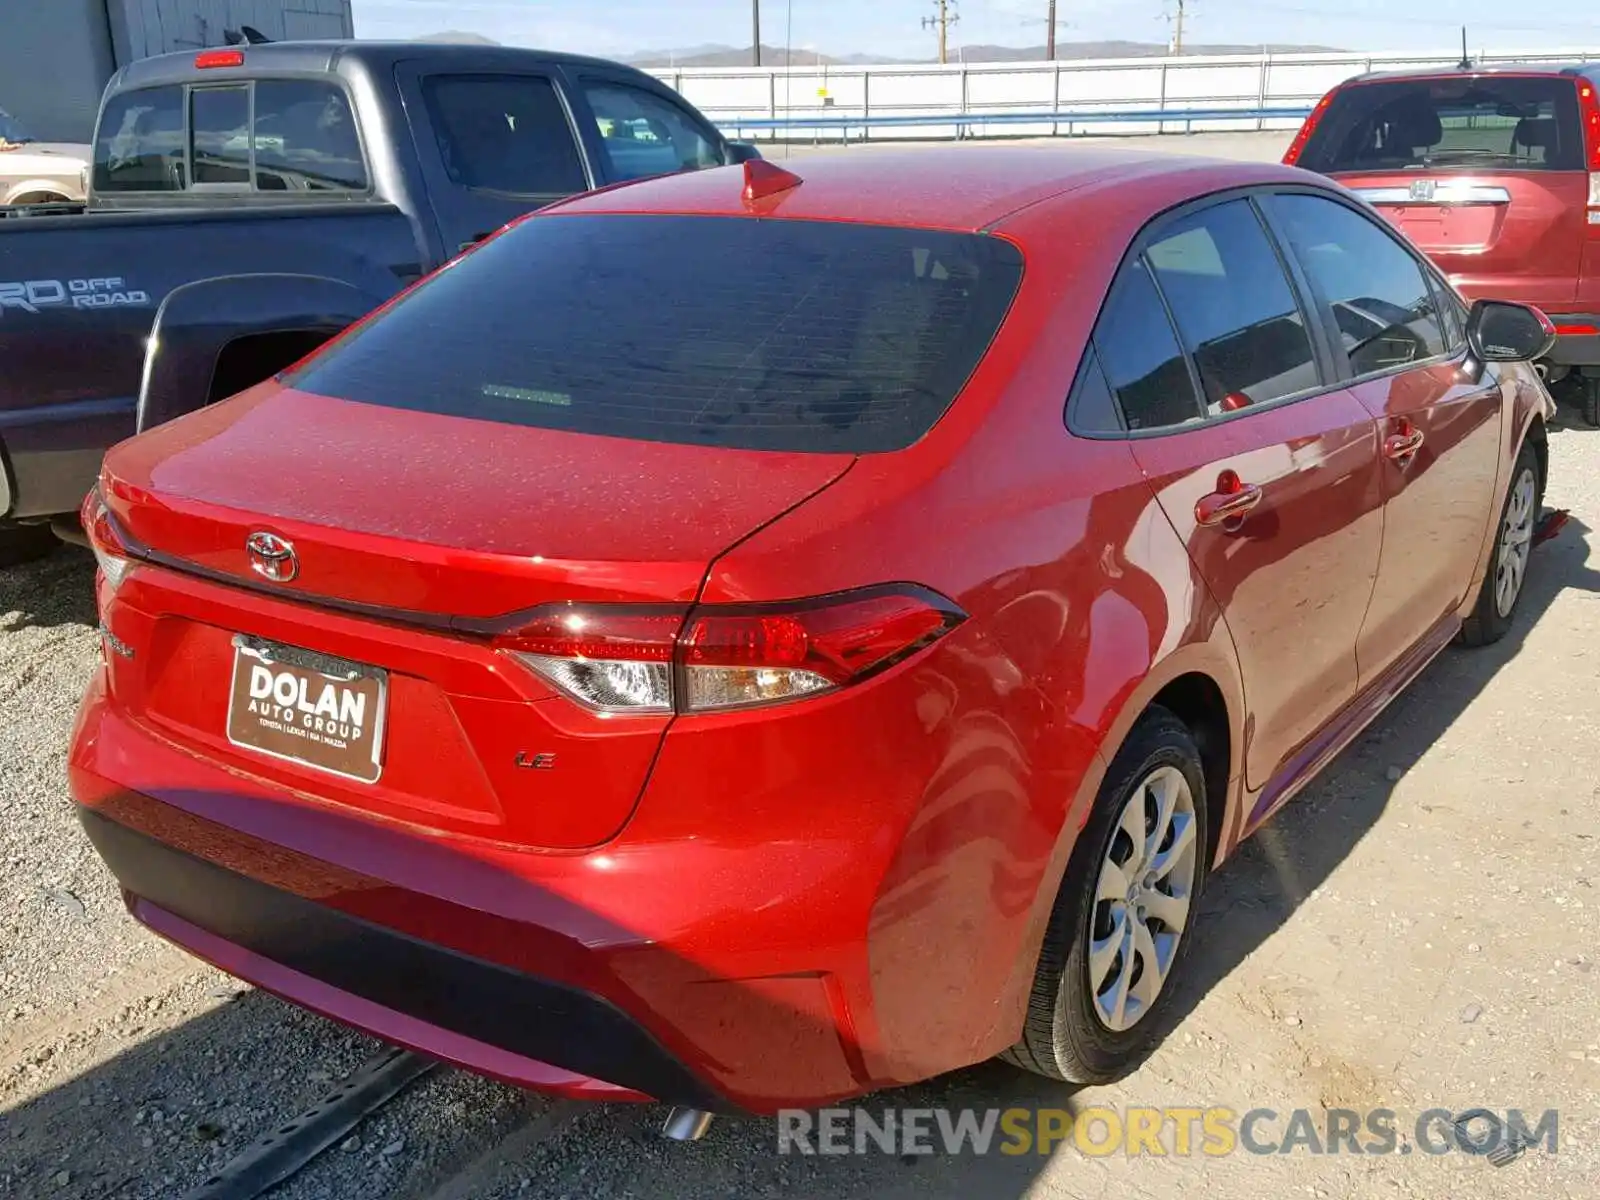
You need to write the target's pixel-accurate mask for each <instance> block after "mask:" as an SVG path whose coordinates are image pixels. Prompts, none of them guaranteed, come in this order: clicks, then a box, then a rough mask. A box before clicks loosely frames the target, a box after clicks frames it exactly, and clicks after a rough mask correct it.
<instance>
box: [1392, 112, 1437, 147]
mask: <svg viewBox="0 0 1600 1200" xmlns="http://www.w3.org/2000/svg"><path fill="white" fill-rule="evenodd" d="M1390 121H1391V127H1392V129H1393V132H1394V139H1395V141H1396V142H1404V143H1405V144H1406V145H1407V146H1410V147H1412V148H1415V147H1417V146H1433V145H1436V144H1438V142H1439V141H1440V140H1441V139H1442V138H1443V137H1444V126H1443V125H1442V124H1441V123H1440V121H1439V114H1438V113H1437V112H1435V111H1434V109H1433V106H1432V105H1431V104H1427V103H1425V102H1418V103H1412V104H1407V105H1406V106H1405V107H1403V108H1399V109H1396V110H1395V112H1394V115H1393V116H1392V117H1391V118H1390Z"/></svg>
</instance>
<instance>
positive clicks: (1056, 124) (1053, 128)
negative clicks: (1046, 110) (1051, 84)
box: [1050, 62, 1072, 137]
mask: <svg viewBox="0 0 1600 1200" xmlns="http://www.w3.org/2000/svg"><path fill="white" fill-rule="evenodd" d="M1060 111H1061V64H1060V62H1057V63H1056V81H1055V95H1054V98H1053V99H1052V100H1051V101H1050V112H1051V113H1052V114H1054V113H1058V112H1060ZM1060 133H1061V122H1060V121H1055V120H1052V121H1051V122H1050V136H1051V137H1057V136H1059V134H1060ZM1067 133H1068V135H1069V136H1070V135H1071V133H1072V130H1071V129H1070V128H1069V129H1068V130H1067Z"/></svg>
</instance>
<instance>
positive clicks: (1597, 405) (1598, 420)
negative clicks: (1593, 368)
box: [1583, 378, 1600, 429]
mask: <svg viewBox="0 0 1600 1200" xmlns="http://www.w3.org/2000/svg"><path fill="white" fill-rule="evenodd" d="M1583 419H1584V420H1585V421H1587V422H1588V423H1589V426H1590V427H1591V428H1594V429H1600V379H1588V378H1585V379H1584V381H1583Z"/></svg>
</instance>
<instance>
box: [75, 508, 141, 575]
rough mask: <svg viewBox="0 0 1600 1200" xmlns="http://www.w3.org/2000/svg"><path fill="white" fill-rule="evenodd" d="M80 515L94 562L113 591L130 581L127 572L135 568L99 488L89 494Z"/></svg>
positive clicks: (126, 545)
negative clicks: (127, 579) (127, 580)
mask: <svg viewBox="0 0 1600 1200" xmlns="http://www.w3.org/2000/svg"><path fill="white" fill-rule="evenodd" d="M78 516H79V519H80V520H82V522H83V531H84V533H85V534H87V535H88V538H89V546H90V548H91V549H92V550H93V551H94V560H95V562H96V563H98V564H99V567H100V574H101V576H102V577H103V578H104V579H105V581H106V583H107V584H109V585H110V587H111V590H112V591H113V592H114V591H116V590H117V589H118V588H119V587H121V586H122V581H123V580H124V579H126V578H127V575H128V571H129V569H130V568H131V567H132V566H133V559H132V558H131V557H129V555H128V544H127V543H126V542H124V541H123V540H122V535H121V534H119V533H118V532H117V527H116V526H115V525H114V524H112V521H111V510H110V509H108V508H106V503H105V501H104V500H102V499H101V498H100V490H99V489H98V488H96V489H95V490H94V491H92V492H90V493H89V495H88V497H87V499H85V500H84V502H83V508H82V509H80V510H79V513H78Z"/></svg>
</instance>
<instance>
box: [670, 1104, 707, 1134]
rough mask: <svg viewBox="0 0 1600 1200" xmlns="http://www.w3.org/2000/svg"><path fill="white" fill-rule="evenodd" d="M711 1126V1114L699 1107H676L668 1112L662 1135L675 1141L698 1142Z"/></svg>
mask: <svg viewBox="0 0 1600 1200" xmlns="http://www.w3.org/2000/svg"><path fill="white" fill-rule="evenodd" d="M710 1128H711V1114H710V1113H708V1112H706V1111H704V1110H703V1109H698V1108H674V1109H673V1110H672V1111H671V1112H669V1113H668V1114H667V1122H666V1124H665V1125H663V1126H662V1127H661V1135H662V1136H663V1137H665V1138H668V1139H669V1140H671V1141H674V1142H698V1141H699V1140H700V1139H701V1138H703V1137H705V1135H706V1130H708V1129H710Z"/></svg>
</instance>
